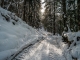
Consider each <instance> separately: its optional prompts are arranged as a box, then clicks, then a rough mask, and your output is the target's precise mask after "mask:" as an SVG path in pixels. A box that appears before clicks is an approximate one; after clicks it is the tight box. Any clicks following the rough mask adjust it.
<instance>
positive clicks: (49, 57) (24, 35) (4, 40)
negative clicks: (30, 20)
mask: <svg viewBox="0 0 80 60" xmlns="http://www.w3.org/2000/svg"><path fill="white" fill-rule="evenodd" d="M64 35H65V36H68V40H69V41H72V40H74V41H73V43H72V44H71V45H70V47H69V49H68V45H67V44H65V43H64V42H62V37H61V36H53V35H52V34H51V33H48V32H46V31H44V30H39V31H37V30H36V29H33V28H32V27H30V26H29V25H27V24H26V23H25V22H23V21H22V20H21V19H20V18H18V17H17V16H16V15H15V14H14V13H11V12H9V11H7V10H5V9H2V8H1V7H0V60H5V59H6V58H7V57H10V56H11V55H12V54H14V53H16V52H18V51H19V50H20V49H21V48H23V47H24V46H26V45H29V44H30V43H31V44H32V43H34V42H36V41H37V40H39V39H40V37H42V36H43V37H44V38H45V39H44V40H43V41H41V42H40V43H39V42H38V43H36V44H35V45H33V46H32V47H31V48H29V50H28V52H27V53H24V54H23V55H21V56H23V58H22V60H73V59H72V57H74V58H77V59H78V60H80V41H77V39H76V37H77V36H80V31H78V32H75V33H73V32H68V33H66V34H64ZM75 43H76V46H74V44H75Z"/></svg>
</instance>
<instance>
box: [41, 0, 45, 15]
mask: <svg viewBox="0 0 80 60" xmlns="http://www.w3.org/2000/svg"><path fill="white" fill-rule="evenodd" d="M44 1H45V0H41V3H42V4H41V13H42V14H43V13H44V12H45V3H43V2H44Z"/></svg>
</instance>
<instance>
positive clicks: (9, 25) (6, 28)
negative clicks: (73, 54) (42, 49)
mask: <svg viewBox="0 0 80 60" xmlns="http://www.w3.org/2000/svg"><path fill="white" fill-rule="evenodd" d="M16 21H17V22H16ZM39 37H41V35H40V34H39V33H38V32H37V30H35V29H33V28H32V27H30V26H29V25H27V24H26V23H25V22H23V21H22V20H21V19H20V18H18V17H17V16H16V15H15V14H14V13H11V12H9V11H7V10H5V9H3V8H1V7H0V60H4V59H5V58H6V57H8V56H10V55H11V54H13V53H14V52H16V51H18V50H19V49H20V48H22V47H23V46H24V45H26V44H29V43H32V42H33V41H36V40H37V39H38V38H39Z"/></svg>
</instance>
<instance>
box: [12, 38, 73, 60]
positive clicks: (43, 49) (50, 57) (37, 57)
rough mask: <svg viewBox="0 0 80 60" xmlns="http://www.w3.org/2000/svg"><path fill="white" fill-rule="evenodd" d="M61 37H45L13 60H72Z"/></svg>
mask: <svg viewBox="0 0 80 60" xmlns="http://www.w3.org/2000/svg"><path fill="white" fill-rule="evenodd" d="M66 49H67V45H66V44H64V43H62V41H61V36H47V37H46V39H45V40H43V41H41V42H38V43H36V44H35V45H33V46H31V47H29V48H27V49H25V50H24V51H23V52H22V53H20V54H19V55H18V56H17V57H15V59H13V60H72V58H71V55H70V54H69V51H66Z"/></svg>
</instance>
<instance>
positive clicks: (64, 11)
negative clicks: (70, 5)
mask: <svg viewBox="0 0 80 60" xmlns="http://www.w3.org/2000/svg"><path fill="white" fill-rule="evenodd" d="M62 4H63V20H64V27H65V26H66V20H67V17H66V0H62Z"/></svg>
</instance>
